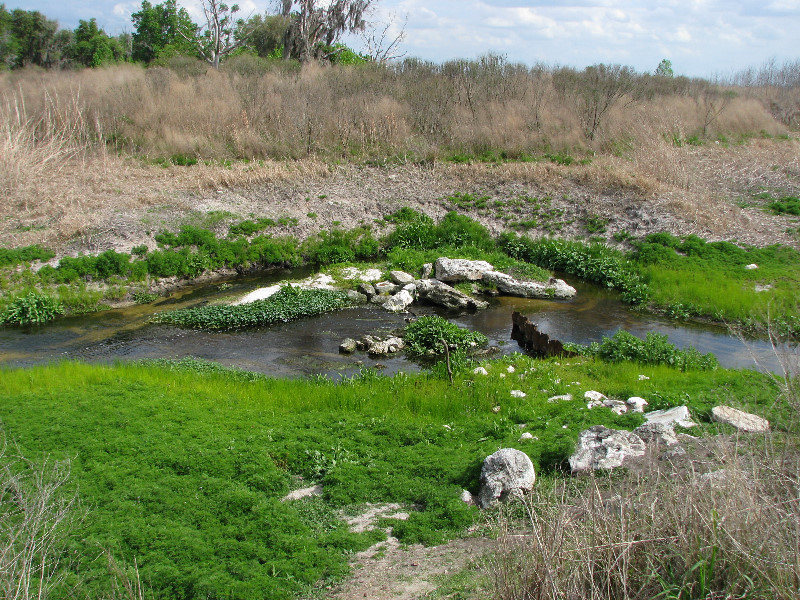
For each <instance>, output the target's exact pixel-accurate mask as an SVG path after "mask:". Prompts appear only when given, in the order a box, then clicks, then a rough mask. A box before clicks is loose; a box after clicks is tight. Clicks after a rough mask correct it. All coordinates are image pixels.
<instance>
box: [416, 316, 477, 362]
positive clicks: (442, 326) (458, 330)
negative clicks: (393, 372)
mask: <svg viewBox="0 0 800 600" xmlns="http://www.w3.org/2000/svg"><path fill="white" fill-rule="evenodd" d="M404 339H405V342H406V348H407V352H408V353H409V354H411V355H412V356H430V355H439V354H444V344H447V346H448V348H449V349H450V350H451V351H455V350H462V351H466V350H470V349H472V348H475V347H478V346H483V345H484V344H486V342H487V341H488V338H487V337H486V336H485V335H483V334H482V333H481V332H479V331H470V330H469V329H466V328H464V327H459V326H458V325H456V324H455V323H451V322H450V321H448V320H447V319H443V318H442V317H439V316H436V315H425V316H423V317H420V318H419V319H417V320H416V321H414V322H412V323H409V324H408V325H406V332H405V338H404Z"/></svg>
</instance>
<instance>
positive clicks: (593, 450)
mask: <svg viewBox="0 0 800 600" xmlns="http://www.w3.org/2000/svg"><path fill="white" fill-rule="evenodd" d="M645 450H646V446H645V443H644V441H642V438H640V437H639V436H638V435H636V434H635V433H632V432H630V431H623V430H619V429H609V428H608V427H603V426H602V425H595V426H594V427H590V428H589V429H586V430H585V431H582V432H581V435H580V438H578V445H577V447H576V448H575V453H574V454H573V455H572V456H570V457H569V466H570V468H571V469H572V472H573V473H580V472H583V471H589V470H591V469H614V468H616V467H621V466H622V463H623V462H625V460H627V459H628V458H635V457H637V456H643V455H644V453H645Z"/></svg>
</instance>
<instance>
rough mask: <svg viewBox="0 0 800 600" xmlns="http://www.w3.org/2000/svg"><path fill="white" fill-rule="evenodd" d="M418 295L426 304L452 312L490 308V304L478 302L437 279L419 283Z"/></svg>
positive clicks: (423, 280) (424, 280)
mask: <svg viewBox="0 0 800 600" xmlns="http://www.w3.org/2000/svg"><path fill="white" fill-rule="evenodd" d="M417 294H419V297H420V298H421V299H422V300H425V301H426V302H430V303H431V304H438V305H440V306H444V307H445V308H449V309H451V310H467V309H479V308H486V307H487V306H489V303H488V302H484V301H483V300H476V299H475V298H472V297H470V296H467V295H466V294H463V293H461V292H459V291H458V290H456V289H454V288H452V287H450V286H449V285H447V284H446V283H442V282H441V281H438V280H436V279H422V280H420V281H418V282H417Z"/></svg>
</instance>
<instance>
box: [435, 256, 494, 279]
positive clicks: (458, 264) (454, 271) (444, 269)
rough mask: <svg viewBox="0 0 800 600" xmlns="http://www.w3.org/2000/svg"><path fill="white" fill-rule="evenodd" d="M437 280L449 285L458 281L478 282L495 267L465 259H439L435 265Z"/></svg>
mask: <svg viewBox="0 0 800 600" xmlns="http://www.w3.org/2000/svg"><path fill="white" fill-rule="evenodd" d="M433 268H434V271H435V273H436V275H435V276H436V279H438V280H439V281H444V282H447V283H454V282H457V281H478V280H479V279H482V278H483V276H484V274H485V273H487V272H489V271H493V270H494V267H493V266H492V265H490V264H489V263H488V262H486V261H485V260H466V259H463V258H446V257H441V258H437V259H436V262H435V263H434V265H433Z"/></svg>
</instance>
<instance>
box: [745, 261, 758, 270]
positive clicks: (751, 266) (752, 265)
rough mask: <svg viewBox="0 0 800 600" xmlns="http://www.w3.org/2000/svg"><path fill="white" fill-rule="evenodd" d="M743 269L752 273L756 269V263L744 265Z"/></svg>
mask: <svg viewBox="0 0 800 600" xmlns="http://www.w3.org/2000/svg"><path fill="white" fill-rule="evenodd" d="M744 268H745V269H747V270H748V271H754V270H756V269H757V268H758V265H757V264H756V263H750V264H749V265H745V266H744Z"/></svg>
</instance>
